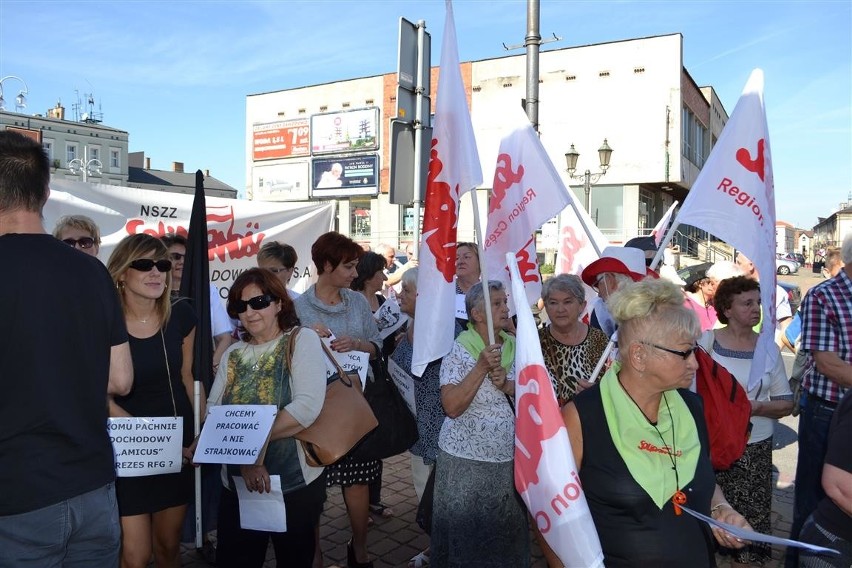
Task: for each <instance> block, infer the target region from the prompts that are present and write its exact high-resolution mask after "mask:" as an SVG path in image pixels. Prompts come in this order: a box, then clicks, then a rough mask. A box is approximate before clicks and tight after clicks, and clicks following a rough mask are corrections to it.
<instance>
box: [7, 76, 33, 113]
mask: <svg viewBox="0 0 852 568" xmlns="http://www.w3.org/2000/svg"><path fill="white" fill-rule="evenodd" d="M6 79H17V80H18V81H20V82H21V84H22V85H23V86H24V88H23V89H21V90H20V91H18V96H17V97H15V112H19V111H20V110H22V109H24V108H25V107H26V106H27V95H28V94H30V90H29V89H28V88H27V84H26V82H24V80H23V79H21V78H20V77H18V76H16V75H6V76H5V77H3V78H2V79H0V110H4V109H5V108H6V101H5V99H4V98H3V81H5V80H6Z"/></svg>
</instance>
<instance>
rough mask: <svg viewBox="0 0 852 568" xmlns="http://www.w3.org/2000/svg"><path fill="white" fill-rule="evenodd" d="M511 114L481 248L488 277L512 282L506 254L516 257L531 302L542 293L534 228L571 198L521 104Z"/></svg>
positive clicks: (559, 209)
mask: <svg viewBox="0 0 852 568" xmlns="http://www.w3.org/2000/svg"><path fill="white" fill-rule="evenodd" d="M509 112H510V114H511V118H510V120H511V121H512V123H511V129H510V132H509V134H508V135H506V136H505V137H504V138H503V140H502V141H501V142H500V149H499V150H498V152H497V166H496V168H495V170H494V182H493V184H492V189H491V197H490V199H489V200H488V223H487V228H486V230H485V237H484V239H483V243H482V248H483V250H484V251H485V265H486V266H487V269H488V278H489V280H502V281H503V282H506V283H508V282H509V269H508V267H507V266H506V253H507V252H511V253H512V254H514V255H515V256H516V258H517V259H518V266H519V269H520V273H521V278H522V279H523V282H524V289H525V291H526V298H527V305H528V306H531V305H532V304H534V303H536V302H537V301H538V299H539V298H540V297H541V275H540V274H539V271H538V260H537V258H536V249H535V231H536V230H537V229H538V228H539V227H541V226H542V225H543V224H544V223H545V221H547V220H548V219H550V218H552V217H554V216H555V215H556V213H557V212H558V211H561V210H562V209H563V208H564V207H565V206H567V205H568V204H569V203H570V200H571V198H570V197H569V196H568V189H566V187H565V184H564V183H562V178H561V177H559V172H557V171H556V168H555V167H554V165H553V162H551V161H550V157H549V156H548V155H547V152H546V151H545V149H544V146H543V145H542V144H541V140H540V139H539V137H538V134H537V133H536V131H535V130H534V129H533V127H532V125H531V124H530V121H529V119H528V118H527V116H526V114H524V112H523V111H522V110H521V109H520V107H518V108H514V107H513V108H512V110H511V111H509ZM512 296H513V298H519V297H520V296H515V295H514V294H513V295H512ZM521 303H523V302H518V301H515V309H517V310H520V304H521Z"/></svg>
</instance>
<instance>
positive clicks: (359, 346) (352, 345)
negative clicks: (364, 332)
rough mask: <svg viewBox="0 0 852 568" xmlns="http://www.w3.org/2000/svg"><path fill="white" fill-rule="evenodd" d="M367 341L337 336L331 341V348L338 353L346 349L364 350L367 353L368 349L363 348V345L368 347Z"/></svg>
mask: <svg viewBox="0 0 852 568" xmlns="http://www.w3.org/2000/svg"><path fill="white" fill-rule="evenodd" d="M367 343H368V342H367V341H361V340H360V339H355V338H354V337H338V338H336V339H334V340H333V341H332V342H331V348H332V349H334V350H335V351H337V352H339V353H345V352H347V351H366V352H368V353H369V349H365V347H369V346H368V345H367Z"/></svg>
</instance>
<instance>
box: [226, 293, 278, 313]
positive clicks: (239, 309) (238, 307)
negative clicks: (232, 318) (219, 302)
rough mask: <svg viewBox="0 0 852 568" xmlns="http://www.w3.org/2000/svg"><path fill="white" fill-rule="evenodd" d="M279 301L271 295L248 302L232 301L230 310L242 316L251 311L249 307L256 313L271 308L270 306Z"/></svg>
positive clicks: (264, 295)
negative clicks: (248, 310)
mask: <svg viewBox="0 0 852 568" xmlns="http://www.w3.org/2000/svg"><path fill="white" fill-rule="evenodd" d="M277 299H278V298H276V297H275V296H272V295H270V294H263V295H261V296H255V297H254V298H249V299H248V300H232V301H231V303H230V308H231V311H233V312H234V313H235V314H242V313H244V312H245V311H246V310H247V309H249V307H251V309H253V310H254V311H258V310H265V309H266V308H268V307H269V304H271V303H272V302H274V301H275V300H277Z"/></svg>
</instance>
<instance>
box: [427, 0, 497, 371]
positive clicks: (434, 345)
mask: <svg viewBox="0 0 852 568" xmlns="http://www.w3.org/2000/svg"><path fill="white" fill-rule="evenodd" d="M446 7H447V17H446V21H445V23H444V41H443V45H442V46H441V71H440V77H439V80H438V98H437V100H436V102H435V126H434V129H433V131H432V148H431V153H430V158H429V174H428V178H427V182H426V199H425V205H424V210H423V230H422V234H421V237H420V266H419V272H418V275H417V317H416V318H414V334H415V336H416V337H417V341H415V342H414V353H413V355H412V360H411V372H412V373H413V374H414V375H415V376H418V377H419V376H421V375H422V374H423V371H424V370H426V365H428V364H429V363H430V362H431V361H434V360H435V359H438V358H440V357H443V356H444V355H446V354H447V353H449V351H450V348H451V347H452V346H453V330H454V322H455V299H456V285H455V274H456V234H457V223H458V214H459V198H460V197H461V195H462V194H464V193H466V192H468V191H470V190H471V189H473V188H475V187H476V186H478V185H481V184H482V168H481V167H480V165H479V153H478V152H477V149H476V139H475V138H474V137H473V125H472V124H471V122H470V110H469V109H468V106H467V95H466V93H465V89H464V83H463V82H462V76H461V70H460V68H459V54H458V46H457V43H456V27H455V23H454V21H453V4H452V2H451V1H450V0H447V3H446Z"/></svg>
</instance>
